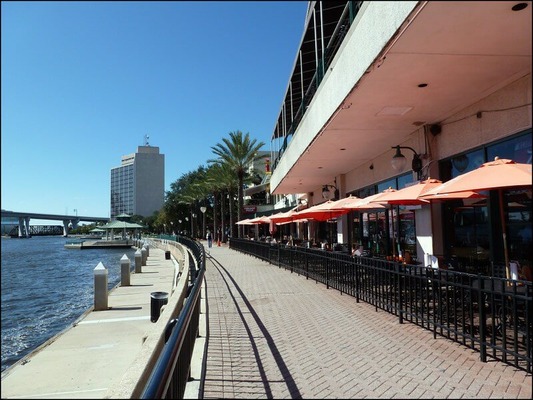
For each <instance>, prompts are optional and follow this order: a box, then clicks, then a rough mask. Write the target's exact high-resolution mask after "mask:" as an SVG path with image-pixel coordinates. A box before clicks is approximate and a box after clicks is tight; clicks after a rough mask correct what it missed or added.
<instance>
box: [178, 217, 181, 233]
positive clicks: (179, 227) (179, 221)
mask: <svg viewBox="0 0 533 400" xmlns="http://www.w3.org/2000/svg"><path fill="white" fill-rule="evenodd" d="M181 222H182V221H181V219H178V223H179V225H178V230H179V231H180V233H181Z"/></svg>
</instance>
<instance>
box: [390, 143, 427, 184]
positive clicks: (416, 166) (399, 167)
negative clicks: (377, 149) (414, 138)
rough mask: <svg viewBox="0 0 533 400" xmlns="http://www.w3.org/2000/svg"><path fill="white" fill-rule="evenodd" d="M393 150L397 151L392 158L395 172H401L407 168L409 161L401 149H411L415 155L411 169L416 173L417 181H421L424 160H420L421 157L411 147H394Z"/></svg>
mask: <svg viewBox="0 0 533 400" xmlns="http://www.w3.org/2000/svg"><path fill="white" fill-rule="evenodd" d="M392 148H393V149H396V154H394V156H393V157H392V160H391V165H392V168H393V169H394V170H395V171H398V172H401V171H403V169H404V168H405V165H406V164H407V159H406V158H405V156H404V155H403V154H402V152H401V151H400V149H409V150H411V151H412V152H413V153H414V156H413V161H412V162H411V169H412V170H413V172H416V176H417V179H418V180H420V171H422V159H421V158H420V155H419V154H418V153H417V152H416V151H415V149H413V148H412V147H409V146H393V147H392Z"/></svg>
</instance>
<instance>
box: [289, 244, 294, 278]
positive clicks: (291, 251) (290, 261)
mask: <svg viewBox="0 0 533 400" xmlns="http://www.w3.org/2000/svg"><path fill="white" fill-rule="evenodd" d="M293 251H294V250H293V248H292V247H289V265H290V266H291V274H292V272H293V271H294V266H293V265H292V263H293V257H292V253H293Z"/></svg>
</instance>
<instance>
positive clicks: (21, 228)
mask: <svg viewBox="0 0 533 400" xmlns="http://www.w3.org/2000/svg"><path fill="white" fill-rule="evenodd" d="M22 232H24V218H23V217H19V238H20V237H23V236H24V235H23V234H22Z"/></svg>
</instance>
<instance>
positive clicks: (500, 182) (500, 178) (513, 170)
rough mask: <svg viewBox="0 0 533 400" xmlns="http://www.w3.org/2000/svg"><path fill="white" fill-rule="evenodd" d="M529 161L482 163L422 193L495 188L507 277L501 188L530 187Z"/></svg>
mask: <svg viewBox="0 0 533 400" xmlns="http://www.w3.org/2000/svg"><path fill="white" fill-rule="evenodd" d="M531 177H532V175H531V164H521V163H516V162H514V161H513V160H508V159H500V158H499V157H496V158H495V159H494V161H490V162H486V163H484V164H482V165H481V166H480V167H478V168H476V169H474V170H472V171H469V172H466V173H464V174H462V175H459V176H457V177H455V178H453V179H450V180H449V181H447V182H445V183H443V184H442V185H440V186H438V187H436V188H434V189H431V190H429V191H427V192H426V194H427V195H444V194H446V193H448V194H453V193H459V192H465V191H480V190H497V191H498V196H499V203H500V219H501V225H502V238H503V251H504V256H505V270H506V274H507V278H509V252H508V249H507V234H506V232H505V231H506V224H505V214H504V209H503V191H504V190H505V189H515V188H516V189H520V188H528V187H531V186H532V185H531V184H532V181H531Z"/></svg>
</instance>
